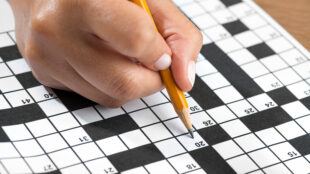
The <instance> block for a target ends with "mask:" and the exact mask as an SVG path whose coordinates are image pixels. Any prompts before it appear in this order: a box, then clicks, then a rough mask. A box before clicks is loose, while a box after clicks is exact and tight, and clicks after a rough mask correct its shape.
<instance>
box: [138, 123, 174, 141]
mask: <svg viewBox="0 0 310 174" xmlns="http://www.w3.org/2000/svg"><path fill="white" fill-rule="evenodd" d="M142 130H143V132H144V133H145V134H146V135H147V136H148V138H149V139H150V140H151V141H152V142H155V141H159V140H163V139H166V138H170V137H172V135H171V133H170V132H169V131H168V130H167V129H166V128H165V126H164V125H163V124H161V123H157V124H154V125H151V126H147V127H144V128H142Z"/></svg>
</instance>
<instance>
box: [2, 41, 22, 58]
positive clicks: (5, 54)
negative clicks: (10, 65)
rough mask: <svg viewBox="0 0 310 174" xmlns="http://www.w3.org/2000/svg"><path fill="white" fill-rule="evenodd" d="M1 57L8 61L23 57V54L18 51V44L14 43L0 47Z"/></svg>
mask: <svg viewBox="0 0 310 174" xmlns="http://www.w3.org/2000/svg"><path fill="white" fill-rule="evenodd" d="M0 57H1V58H2V59H3V61H5V62H6V61H10V60H15V59H19V58H22V55H21V54H20V52H19V51H18V48H17V45H13V46H8V47H2V48H0Z"/></svg>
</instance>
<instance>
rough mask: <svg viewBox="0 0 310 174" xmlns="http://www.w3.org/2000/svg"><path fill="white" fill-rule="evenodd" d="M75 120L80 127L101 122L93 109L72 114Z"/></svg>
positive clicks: (89, 108) (80, 110) (88, 108)
mask: <svg viewBox="0 0 310 174" xmlns="http://www.w3.org/2000/svg"><path fill="white" fill-rule="evenodd" d="M72 113H73V115H74V116H75V118H76V119H77V120H78V121H79V122H80V123H81V125H85V124H89V123H93V122H96V121H99V120H102V118H101V117H100V115H99V114H98V113H97V111H96V110H95V109H94V108H93V107H87V108H83V109H79V110H75V111H73V112H72Z"/></svg>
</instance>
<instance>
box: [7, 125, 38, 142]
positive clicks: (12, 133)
mask: <svg viewBox="0 0 310 174" xmlns="http://www.w3.org/2000/svg"><path fill="white" fill-rule="evenodd" d="M2 129H3V130H4V132H5V133H6V135H7V136H8V137H9V138H10V140H11V141H17V140H26V139H30V138H32V135H31V134H30V132H29V131H28V130H27V128H26V126H25V125H24V124H17V125H12V126H2Z"/></svg>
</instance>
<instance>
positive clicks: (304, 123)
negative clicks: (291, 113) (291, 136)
mask: <svg viewBox="0 0 310 174" xmlns="http://www.w3.org/2000/svg"><path fill="white" fill-rule="evenodd" d="M296 121H297V123H298V124H299V125H300V126H301V127H302V128H303V129H304V130H305V131H306V132H307V133H310V116H307V117H302V118H300V119H298V120H296Z"/></svg>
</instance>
